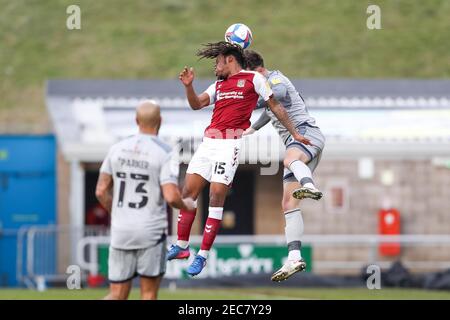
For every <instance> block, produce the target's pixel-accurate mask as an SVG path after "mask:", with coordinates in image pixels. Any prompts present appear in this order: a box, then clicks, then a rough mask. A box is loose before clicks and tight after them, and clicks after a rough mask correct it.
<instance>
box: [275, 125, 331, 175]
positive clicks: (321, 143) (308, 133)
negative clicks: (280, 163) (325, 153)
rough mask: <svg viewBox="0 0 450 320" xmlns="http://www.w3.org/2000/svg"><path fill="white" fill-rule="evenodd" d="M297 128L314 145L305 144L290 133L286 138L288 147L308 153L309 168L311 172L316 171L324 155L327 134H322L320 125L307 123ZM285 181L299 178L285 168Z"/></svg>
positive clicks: (285, 142)
mask: <svg viewBox="0 0 450 320" xmlns="http://www.w3.org/2000/svg"><path fill="white" fill-rule="evenodd" d="M297 130H298V132H299V133H300V134H301V135H302V136H304V137H306V138H308V139H309V140H310V141H311V143H312V144H313V145H312V146H308V145H304V144H302V143H300V142H297V141H295V140H294V139H293V138H292V136H291V135H289V136H287V137H286V138H285V139H284V144H285V145H286V149H289V148H298V149H300V150H302V151H303V152H304V153H306V154H307V155H308V156H309V161H308V163H306V165H307V166H308V167H309V169H311V172H314V170H315V169H316V167H317V165H318V164H319V162H320V158H321V157H322V150H323V148H324V147H325V136H324V135H323V134H322V131H320V129H319V128H318V127H312V126H306V125H305V126H300V127H298V129H297ZM283 182H284V183H286V182H297V179H296V178H295V176H294V174H293V173H292V171H291V170H289V169H287V168H284V172H283Z"/></svg>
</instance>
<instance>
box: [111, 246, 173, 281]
mask: <svg viewBox="0 0 450 320" xmlns="http://www.w3.org/2000/svg"><path fill="white" fill-rule="evenodd" d="M166 246H167V243H166V239H165V238H164V239H163V240H161V241H159V242H158V243H157V244H156V245H154V246H152V247H148V248H144V249H135V250H122V249H116V248H113V247H109V258H108V279H109V281H110V282H112V283H121V282H127V281H129V280H131V279H133V278H134V277H136V276H141V277H156V276H160V275H163V274H164V273H165V272H166V252H167V248H166Z"/></svg>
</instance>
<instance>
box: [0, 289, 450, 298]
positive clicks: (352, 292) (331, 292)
mask: <svg viewBox="0 0 450 320" xmlns="http://www.w3.org/2000/svg"><path fill="white" fill-rule="evenodd" d="M106 294H107V289H106V288H104V289H81V290H67V289H49V290H46V291H44V292H38V291H33V290H27V289H0V300H17V299H19V300H98V299H102V298H103V297H104V296H105V295H106ZM130 299H139V290H138V289H134V290H133V291H132V292H131V295H130ZM159 299H162V300H213V299H218V300H234V299H235V300H266V299H268V300H278V299H281V300H288V299H302V300H303V299H319V300H327V299H335V300H355V299H358V300H414V299H420V300H422V299H438V300H441V299H445V300H450V291H430V290H419V289H391V288H389V289H380V290H368V289H364V288H350V289H338V288H336V289H335V288H320V289H310V288H308V289H296V288H295V289H292V288H273V287H270V288H217V289H213V288H208V289H206V288H205V289H176V290H169V289H161V290H160V293H159Z"/></svg>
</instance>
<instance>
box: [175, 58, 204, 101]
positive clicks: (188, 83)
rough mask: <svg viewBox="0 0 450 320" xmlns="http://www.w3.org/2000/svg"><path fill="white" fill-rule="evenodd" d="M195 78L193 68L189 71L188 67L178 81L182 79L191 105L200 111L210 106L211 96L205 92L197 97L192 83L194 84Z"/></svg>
mask: <svg viewBox="0 0 450 320" xmlns="http://www.w3.org/2000/svg"><path fill="white" fill-rule="evenodd" d="M194 77H195V75H194V68H192V67H191V68H189V69H188V67H184V69H183V71H181V73H180V76H179V77H178V79H180V81H181V83H183V85H184V87H185V89H186V97H187V99H188V102H189V105H190V106H191V108H192V109H193V110H198V109H201V108H203V107H206V106H208V105H209V95H208V94H207V93H205V92H203V93H202V94H200V95H197V94H196V93H195V90H194V87H193V85H192V83H193V82H194Z"/></svg>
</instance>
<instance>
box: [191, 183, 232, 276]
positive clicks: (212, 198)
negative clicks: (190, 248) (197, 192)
mask: <svg viewBox="0 0 450 320" xmlns="http://www.w3.org/2000/svg"><path fill="white" fill-rule="evenodd" d="M228 188H229V187H228V186H227V185H225V184H223V183H217V182H213V183H211V186H210V194H209V209H208V219H206V223H205V229H204V231H203V240H202V244H201V246H200V251H199V252H198V254H197V255H196V256H195V259H194V261H193V262H192V264H191V265H190V266H189V268H188V269H187V273H188V274H189V275H190V276H196V275H198V274H199V273H200V272H202V270H203V268H204V267H205V266H206V259H208V255H209V250H210V249H211V247H212V245H213V243H214V240H215V239H216V235H217V233H218V232H219V229H220V224H221V222H222V215H223V204H224V203H225V198H226V195H227V192H228Z"/></svg>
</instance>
